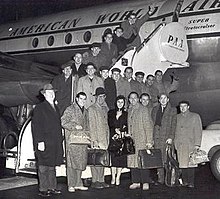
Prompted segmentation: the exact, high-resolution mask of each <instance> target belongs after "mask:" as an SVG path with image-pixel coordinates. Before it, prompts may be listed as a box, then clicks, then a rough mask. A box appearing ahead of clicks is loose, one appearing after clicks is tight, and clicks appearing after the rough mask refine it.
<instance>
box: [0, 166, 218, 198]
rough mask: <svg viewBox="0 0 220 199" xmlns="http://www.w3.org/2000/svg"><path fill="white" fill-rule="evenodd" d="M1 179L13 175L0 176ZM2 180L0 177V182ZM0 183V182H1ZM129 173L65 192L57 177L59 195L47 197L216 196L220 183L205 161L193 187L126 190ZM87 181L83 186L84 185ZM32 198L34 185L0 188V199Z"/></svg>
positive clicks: (34, 189) (164, 186)
mask: <svg viewBox="0 0 220 199" xmlns="http://www.w3.org/2000/svg"><path fill="white" fill-rule="evenodd" d="M1 177H2V178H3V179H6V178H9V179H10V178H13V177H15V176H2V175H1ZM26 177H28V178H30V181H33V179H35V180H36V179H37V178H36V176H26ZM110 180H111V179H110V176H106V182H107V183H110ZM1 183H2V181H1V180H0V184H1ZM3 183H4V182H3ZM130 183H131V182H130V174H129V173H124V174H122V178H121V184H120V186H117V187H116V186H115V187H110V188H105V189H100V190H97V189H92V188H89V189H88V190H87V191H76V192H74V193H69V192H68V191H67V183H66V178H65V177H59V178H58V188H59V189H60V190H61V191H62V194H61V195H58V196H55V195H53V196H51V197H48V198H54V199H56V198H59V199H220V182H219V181H217V180H216V179H215V178H214V176H213V175H212V173H211V171H210V166H209V164H206V165H200V166H199V167H198V168H197V169H196V174H195V187H194V188H188V187H182V186H178V187H167V186H166V185H153V184H151V185H150V189H149V190H148V191H143V190H142V189H136V190H129V188H128V187H129V184H130ZM88 184H89V183H88V181H87V185H88ZM17 198H18V199H35V198H41V197H40V196H38V185H37V184H36V183H35V184H33V185H28V184H27V185H24V186H23V187H18V188H10V187H9V189H7V190H2V191H0V199H17Z"/></svg>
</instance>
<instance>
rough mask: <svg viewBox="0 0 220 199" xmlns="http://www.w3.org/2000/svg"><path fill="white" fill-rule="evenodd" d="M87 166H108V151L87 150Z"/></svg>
mask: <svg viewBox="0 0 220 199" xmlns="http://www.w3.org/2000/svg"><path fill="white" fill-rule="evenodd" d="M87 165H92V166H110V157H109V153H108V151H107V150H104V149H88V159H87Z"/></svg>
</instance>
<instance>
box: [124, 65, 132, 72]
mask: <svg viewBox="0 0 220 199" xmlns="http://www.w3.org/2000/svg"><path fill="white" fill-rule="evenodd" d="M128 69H131V71H132V72H133V71H134V70H133V68H132V67H131V66H128V67H126V68H125V70H124V72H125V71H126V70H128Z"/></svg>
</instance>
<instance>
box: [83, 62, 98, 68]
mask: <svg viewBox="0 0 220 199" xmlns="http://www.w3.org/2000/svg"><path fill="white" fill-rule="evenodd" d="M90 65H92V66H93V67H94V69H96V70H97V68H96V66H95V64H94V63H92V62H89V63H88V64H86V67H85V69H87V67H88V66H90Z"/></svg>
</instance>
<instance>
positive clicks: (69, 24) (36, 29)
mask: <svg viewBox="0 0 220 199" xmlns="http://www.w3.org/2000/svg"><path fill="white" fill-rule="evenodd" d="M219 7H220V0H203V1H200V0H195V1H192V2H190V3H189V4H188V5H186V6H185V7H183V9H182V10H181V13H184V12H190V11H196V10H205V9H210V8H219ZM158 9H159V7H158V6H157V7H154V10H153V13H152V15H153V14H155V13H156V12H157V11H158ZM144 10H145V9H143V8H139V9H138V10H127V11H124V12H121V11H118V12H113V13H106V14H101V15H99V16H98V17H97V19H96V20H95V21H94V24H93V23H91V24H90V25H95V24H96V25H98V24H103V23H112V22H116V21H118V22H119V21H123V20H126V19H127V18H128V16H129V15H130V14H131V13H134V14H135V15H136V16H137V18H140V17H141V16H143V15H144V14H145V13H144V12H145V11H144ZM80 21H81V17H78V18H75V19H72V20H71V19H67V20H63V21H62V20H60V21H54V22H50V23H41V24H34V25H31V26H24V27H19V28H15V29H13V31H12V32H10V35H9V36H10V37H14V36H22V35H26V34H36V33H42V32H50V31H55V30H68V29H70V28H75V27H79V26H80V24H79V22H80ZM82 21H83V20H82ZM201 22H202V21H201ZM192 23H194V22H192ZM207 26H209V25H207ZM211 26H213V25H211Z"/></svg>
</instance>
